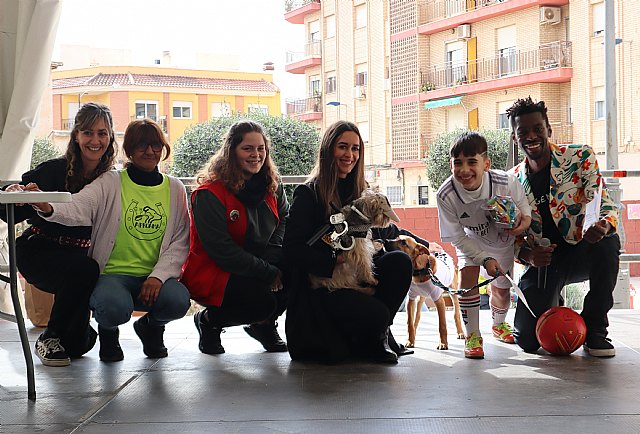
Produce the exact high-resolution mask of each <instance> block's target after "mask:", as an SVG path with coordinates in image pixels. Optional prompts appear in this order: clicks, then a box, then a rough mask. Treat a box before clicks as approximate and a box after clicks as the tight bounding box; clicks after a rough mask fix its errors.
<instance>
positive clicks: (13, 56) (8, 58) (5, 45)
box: [0, 0, 62, 312]
mask: <svg viewBox="0 0 640 434" xmlns="http://www.w3.org/2000/svg"><path fill="white" fill-rule="evenodd" d="M61 9H62V0H0V180H12V179H20V175H21V174H22V173H23V172H25V171H26V170H27V169H28V168H29V163H30V161H31V147H32V144H33V131H34V127H35V125H36V121H37V118H38V109H39V106H40V101H41V99H42V95H43V93H44V92H45V90H46V88H47V84H48V80H49V71H50V65H51V54H52V52H53V45H54V43H55V39H56V33H57V30H58V21H59V18H60V11H61ZM6 234H7V231H6V225H5V224H4V223H2V222H1V221H0V262H4V260H3V259H2V258H3V257H4V258H6V252H4V251H3V247H4V240H5V239H6ZM2 286H3V285H2V284H0V304H2V302H3V299H4V298H5V297H3V293H4V291H3V287H2ZM4 294H6V295H8V293H4ZM2 307H4V306H0V308H2ZM1 310H3V311H5V312H7V311H12V309H1Z"/></svg>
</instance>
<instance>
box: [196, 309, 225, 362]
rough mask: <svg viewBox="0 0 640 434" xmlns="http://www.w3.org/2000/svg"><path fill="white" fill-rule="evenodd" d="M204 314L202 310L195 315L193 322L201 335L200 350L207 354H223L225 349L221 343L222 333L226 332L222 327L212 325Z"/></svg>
mask: <svg viewBox="0 0 640 434" xmlns="http://www.w3.org/2000/svg"><path fill="white" fill-rule="evenodd" d="M204 313H205V311H204V310H201V311H200V312H196V313H195V314H194V315H193V322H194V323H195V324H196V329H197V330H198V334H199V335H200V339H199V341H198V348H199V349H200V351H202V352H203V353H205V354H222V353H224V347H223V346H222V342H221V341H220V333H222V332H223V331H224V330H223V329H222V327H215V326H212V325H210V324H209V323H208V322H207V321H206V320H205V316H204Z"/></svg>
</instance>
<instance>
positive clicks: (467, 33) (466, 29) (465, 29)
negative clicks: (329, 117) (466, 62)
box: [456, 24, 471, 39]
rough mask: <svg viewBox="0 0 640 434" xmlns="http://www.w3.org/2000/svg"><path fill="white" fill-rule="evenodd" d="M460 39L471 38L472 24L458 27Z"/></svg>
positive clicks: (457, 34)
mask: <svg viewBox="0 0 640 434" xmlns="http://www.w3.org/2000/svg"><path fill="white" fill-rule="evenodd" d="M456 36H457V37H458V39H469V38H470V37H471V24H461V25H459V26H458V27H456Z"/></svg>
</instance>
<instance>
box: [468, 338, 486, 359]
mask: <svg viewBox="0 0 640 434" xmlns="http://www.w3.org/2000/svg"><path fill="white" fill-rule="evenodd" d="M464 356H465V357H466V358H467V359H484V350H483V349H482V336H478V335H477V334H475V333H471V336H469V337H468V338H467V339H466V340H465V343H464Z"/></svg>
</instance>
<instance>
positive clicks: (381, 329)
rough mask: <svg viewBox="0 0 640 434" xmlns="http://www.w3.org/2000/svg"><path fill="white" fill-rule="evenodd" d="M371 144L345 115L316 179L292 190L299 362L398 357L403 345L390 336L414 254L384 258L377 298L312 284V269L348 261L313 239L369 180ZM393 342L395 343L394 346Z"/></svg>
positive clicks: (293, 341)
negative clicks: (367, 162) (367, 154)
mask: <svg viewBox="0 0 640 434" xmlns="http://www.w3.org/2000/svg"><path fill="white" fill-rule="evenodd" d="M363 154H364V144H363V141H362V138H361V136H360V133H359V131H358V128H357V126H356V125H355V124H353V123H351V122H345V121H338V122H336V123H335V124H333V125H331V126H330V127H329V128H328V129H327V130H326V132H325V134H324V136H323V138H322V142H321V144H320V151H319V155H318V158H317V160H316V166H315V168H314V170H313V173H312V175H311V178H310V179H309V181H308V182H307V183H306V184H302V185H299V186H298V187H297V188H296V190H295V192H294V195H293V202H292V204H291V208H290V210H289V218H288V220H287V230H286V232H285V237H284V245H283V247H284V254H285V259H286V260H287V265H288V266H289V275H288V277H287V279H286V283H285V286H287V287H288V288H289V291H290V293H289V304H288V307H287V322H286V333H287V342H288V345H289V353H290V355H291V358H292V359H294V360H316V361H322V362H330V363H331V362H337V361H340V360H343V359H345V358H347V357H349V356H350V355H356V356H361V357H365V358H367V359H370V360H373V361H377V362H382V363H397V361H398V355H399V354H402V353H403V351H404V349H403V348H402V347H400V346H399V345H397V344H396V343H395V341H393V339H392V338H391V339H390V338H389V326H390V325H391V323H392V322H393V318H394V316H395V313H396V312H397V310H398V308H399V307H400V305H401V304H402V301H403V300H404V297H405V295H406V293H407V291H408V290H409V285H410V283H411V260H410V259H409V257H408V256H407V255H406V254H404V253H402V252H390V253H386V254H383V255H381V256H379V257H377V258H376V259H375V261H374V272H375V274H376V278H377V279H378V281H379V283H378V286H377V287H376V288H375V289H376V293H375V295H373V296H370V295H366V294H364V293H362V292H359V291H356V290H353V289H338V290H335V291H329V290H327V289H326V288H319V289H312V288H311V287H310V285H309V278H308V276H309V274H314V275H316V276H320V277H331V275H332V273H333V269H334V267H335V265H336V264H337V263H340V261H343V258H342V257H341V254H340V251H335V250H333V248H332V247H331V246H329V245H328V244H326V243H325V242H324V241H323V240H322V239H319V240H317V241H316V242H315V243H313V244H312V245H308V244H307V241H308V240H309V239H310V238H312V237H313V235H314V234H315V233H316V232H317V231H318V230H319V229H320V228H321V227H322V226H323V225H325V224H326V223H327V222H328V218H329V216H330V215H331V214H334V211H333V207H332V206H331V204H334V205H335V206H337V207H338V208H340V207H342V206H343V205H346V204H348V203H350V202H352V201H353V200H354V199H356V198H358V197H360V196H361V195H362V193H363V192H364V191H365V190H366V188H367V183H366V181H365V179H364V158H363ZM390 345H391V346H390Z"/></svg>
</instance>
